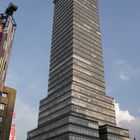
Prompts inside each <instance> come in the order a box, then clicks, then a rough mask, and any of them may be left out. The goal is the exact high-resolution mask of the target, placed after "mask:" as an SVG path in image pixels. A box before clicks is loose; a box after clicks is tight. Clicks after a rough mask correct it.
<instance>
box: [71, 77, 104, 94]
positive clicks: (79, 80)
mask: <svg viewBox="0 0 140 140" xmlns="http://www.w3.org/2000/svg"><path fill="white" fill-rule="evenodd" d="M73 82H74V83H79V84H80V85H81V86H82V85H84V86H87V87H89V88H92V89H94V90H97V91H99V92H100V91H101V92H105V88H104V87H101V86H98V85H97V84H96V83H93V82H92V83H91V82H89V81H87V80H85V79H82V78H79V77H77V76H75V75H74V76H73Z"/></svg>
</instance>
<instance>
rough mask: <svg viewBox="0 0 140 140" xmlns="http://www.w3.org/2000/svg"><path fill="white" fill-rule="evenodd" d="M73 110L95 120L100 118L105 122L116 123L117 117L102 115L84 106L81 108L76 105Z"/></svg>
mask: <svg viewBox="0 0 140 140" xmlns="http://www.w3.org/2000/svg"><path fill="white" fill-rule="evenodd" d="M73 111H75V112H77V113H80V114H81V116H82V115H85V116H86V117H91V118H93V120H95V119H96V120H98V121H100V120H101V121H104V122H105V124H106V123H107V124H116V120H115V118H111V117H109V116H106V115H101V114H99V113H96V112H93V111H89V110H87V109H84V108H81V107H78V106H74V107H73Z"/></svg>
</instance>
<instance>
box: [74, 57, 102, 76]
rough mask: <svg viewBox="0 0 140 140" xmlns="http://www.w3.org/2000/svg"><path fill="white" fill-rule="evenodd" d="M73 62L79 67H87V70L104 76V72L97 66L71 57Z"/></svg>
mask: <svg viewBox="0 0 140 140" xmlns="http://www.w3.org/2000/svg"><path fill="white" fill-rule="evenodd" d="M73 64H74V65H77V66H79V67H82V68H84V69H87V70H89V71H91V72H93V73H96V74H97V75H100V76H104V73H103V71H102V70H100V69H98V68H96V67H94V66H91V65H88V64H86V63H85V62H82V61H79V60H77V59H73Z"/></svg>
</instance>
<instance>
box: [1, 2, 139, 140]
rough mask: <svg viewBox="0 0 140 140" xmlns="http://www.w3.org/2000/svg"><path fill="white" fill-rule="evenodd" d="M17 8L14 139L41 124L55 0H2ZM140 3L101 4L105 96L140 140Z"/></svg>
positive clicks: (21, 139)
mask: <svg viewBox="0 0 140 140" xmlns="http://www.w3.org/2000/svg"><path fill="white" fill-rule="evenodd" d="M11 1H12V2H15V3H16V4H17V5H18V7H19V9H18V11H17V12H16V13H15V15H14V17H15V20H16V22H17V25H18V26H17V30H16V35H15V40H14V43H13V49H12V54H11V60H10V64H9V69H8V74H7V79H6V84H7V85H8V86H11V87H14V88H16V90H17V99H16V106H15V112H16V118H15V119H14V122H13V123H15V124H16V139H17V140H25V139H26V135H27V131H29V130H31V129H33V128H35V127H36V125H37V117H38V107H39V101H40V100H41V99H43V98H44V97H46V96H47V85H48V69H49V55H50V46H51V31H52V15H53V4H52V0H39V1H37V0H36V1H35V0H0V12H2V11H4V9H5V8H6V6H7V5H8V4H9V3H10V2H11ZM139 6H140V1H139V0H99V8H100V21H101V32H102V42H103V43H102V47H103V50H104V67H105V80H106V91H107V94H108V95H109V96H112V97H114V98H115V101H116V114H117V123H118V125H119V126H123V127H125V128H128V129H130V132H131V137H133V136H135V137H137V139H138V140H139V139H140V135H138V134H139V132H140V61H139V60H140V55H139V53H140V26H139V25H140V15H139V13H140V8H139Z"/></svg>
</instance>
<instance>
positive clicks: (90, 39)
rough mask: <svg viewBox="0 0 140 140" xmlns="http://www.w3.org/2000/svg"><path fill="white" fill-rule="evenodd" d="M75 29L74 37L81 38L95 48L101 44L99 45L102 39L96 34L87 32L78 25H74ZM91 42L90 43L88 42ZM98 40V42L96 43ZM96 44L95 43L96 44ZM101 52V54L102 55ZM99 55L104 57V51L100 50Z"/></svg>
mask: <svg viewBox="0 0 140 140" xmlns="http://www.w3.org/2000/svg"><path fill="white" fill-rule="evenodd" d="M73 28H74V30H73V38H75V39H78V40H80V41H81V42H82V43H84V42H86V43H85V44H87V45H88V44H92V46H93V47H94V48H95V47H96V48H97V49H98V48H99V47H101V46H97V45H98V44H100V42H101V40H100V39H98V38H97V37H96V34H95V35H94V36H93V35H90V34H88V33H86V32H84V31H83V30H82V29H81V28H78V27H77V26H75V25H74V27H73ZM88 42H89V43H88ZM96 42H97V44H95V43H96ZM94 44H95V45H94ZM100 54H101V55H100ZM99 55H100V56H101V57H102V52H101V51H99Z"/></svg>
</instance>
